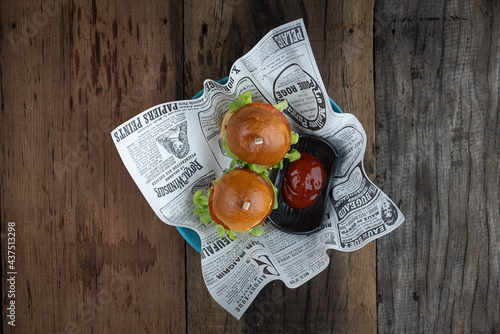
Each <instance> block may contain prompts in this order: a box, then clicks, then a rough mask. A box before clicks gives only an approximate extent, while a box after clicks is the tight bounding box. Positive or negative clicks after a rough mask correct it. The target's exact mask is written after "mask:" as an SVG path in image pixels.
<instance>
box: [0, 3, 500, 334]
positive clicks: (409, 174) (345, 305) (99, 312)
mask: <svg viewBox="0 0 500 334" xmlns="http://www.w3.org/2000/svg"><path fill="white" fill-rule="evenodd" d="M300 17H302V18H303V19H304V22H305V24H306V27H307V31H308V34H309V38H310V40H311V45H312V48H313V51H314V54H315V57H316V61H317V64H318V66H319V69H320V72H321V74H322V77H323V80H324V83H325V85H326V88H327V91H328V93H329V95H330V96H331V97H332V98H333V99H334V100H335V101H336V103H337V104H338V105H339V106H340V107H341V108H342V109H343V110H344V112H348V113H352V114H354V115H356V116H357V117H358V118H359V119H360V121H361V123H362V124H363V126H364V128H365V130H366V132H367V134H368V146H367V151H366V156H365V168H366V171H367V173H368V175H369V176H370V178H371V179H372V180H374V181H375V182H376V184H377V185H379V187H380V188H381V189H382V190H383V191H384V192H386V193H387V194H388V195H389V196H390V197H391V198H392V199H393V200H394V202H395V203H396V204H397V205H398V206H399V208H400V209H401V210H402V212H403V213H404V214H405V216H406V221H405V222H404V223H403V225H402V226H400V227H399V228H398V229H397V230H396V231H394V232H392V233H391V234H389V235H387V236H384V237H382V238H380V239H378V240H377V241H376V242H372V243H370V244H369V245H367V246H366V247H364V248H363V249H361V250H359V251H355V252H352V253H342V252H338V251H331V252H330V253H329V254H330V257H331V263H330V266H329V267H328V268H327V269H326V270H324V271H323V272H322V273H321V274H319V275H318V276H316V277H314V278H313V279H311V280H310V281H309V282H308V283H307V284H304V285H303V286H301V287H299V288H297V289H288V288H286V287H285V286H284V284H282V283H281V282H275V283H273V284H269V285H268V286H266V287H265V288H264V290H262V291H261V293H260V294H259V296H258V297H257V299H256V300H255V301H254V303H253V304H252V306H251V307H250V308H249V309H248V310H247V312H246V313H245V314H244V315H243V317H242V318H241V319H240V320H239V321H238V320H236V319H235V318H233V317H232V316H231V315H229V314H228V313H227V312H226V311H224V310H223V309H222V308H221V307H220V306H219V305H218V304H217V303H216V302H215V301H214V300H213V299H212V298H211V297H210V295H209V293H208V291H207V289H206V287H205V285H204V282H203V279H202V275H201V268H200V255H199V254H198V253H197V252H196V251H195V250H193V249H192V248H191V247H190V246H189V245H188V244H186V242H185V241H184V239H183V238H182V237H181V236H180V235H179V233H178V232H177V230H176V229H175V228H174V227H172V226H168V225H166V224H164V223H162V222H161V221H160V220H159V218H157V217H156V216H155V214H154V212H153V210H152V209H151V208H150V207H149V205H148V204H147V203H146V200H145V199H144V197H143V196H142V195H141V193H140V192H139V190H138V188H137V187H136V185H135V184H134V182H133V181H132V178H131V176H130V175H129V174H128V172H127V171H126V169H125V166H124V164H123V163H122V161H121V159H120V157H119V156H118V153H117V151H116V149H115V147H114V144H113V142H112V140H111V137H110V131H111V130H112V129H114V128H115V127H116V126H118V125H119V124H121V123H122V122H124V121H126V120H128V119H129V118H131V117H132V116H134V115H136V114H138V113H139V112H141V111H143V110H145V109H147V108H149V107H151V106H153V105H156V104H159V103H162V102H167V101H172V100H178V99H186V98H190V97H191V96H193V95H194V94H195V93H196V92H198V91H199V90H200V89H201V88H202V83H203V80H204V79H206V78H211V79H219V78H221V77H225V76H227V75H228V71H229V69H230V66H231V65H232V63H233V62H234V61H235V60H236V59H238V58H239V57H241V56H242V55H243V54H245V52H247V51H248V50H250V49H251V48H252V47H253V46H254V45H255V44H256V43H257V41H259V40H260V38H262V37H263V36H264V35H265V33H266V32H268V31H269V30H270V29H272V28H274V27H276V26H278V25H280V24H283V23H286V22H289V21H291V20H294V19H297V18H300ZM0 24H1V26H0V101H1V103H0V106H1V114H0V117H1V118H0V129H1V133H0V137H1V151H0V154H1V159H0V170H1V176H0V182H1V202H0V209H1V215H0V219H1V225H2V229H1V232H2V234H1V258H2V333H375V332H379V333H448V332H449V333H499V332H500V278H499V277H500V213H499V207H500V205H499V202H500V201H499V200H500V183H499V179H500V176H499V168H500V116H499V115H500V103H499V96H500V47H499V43H500V4H499V1H498V0H482V1H480V0H465V1H452V0H438V1H436V0H423V1H416V2H415V1H414V2H409V1H405V2H401V1H398V0H376V1H374V0H359V1H352V0H351V1H348V0H336V1H325V0H318V1H306V2H302V1H284V0H281V1H276V2H272V3H267V2H264V1H249V0H226V1H214V2H208V1H207V2H205V1H201V0H185V1H182V0H167V1H146V2H144V3H142V2H136V1H122V2H119V4H118V3H115V2H113V1H95V0H93V1H91V2H90V1H86V2H83V1H76V2H73V1H68V0H57V1H56V0H48V1H47V0H42V1H38V2H32V1H17V2H15V1H2V2H0ZM9 227H11V229H10V230H9ZM13 230H15V236H14V235H13V234H11V233H12V232H13ZM13 241H15V249H11V253H9V252H8V250H9V248H8V247H9V246H10V245H12V244H13V243H12V242H13ZM12 251H13V252H14V253H15V258H13V257H9V256H12V255H13V254H14V253H12ZM11 266H12V267H11ZM12 271H15V272H16V273H17V274H15V275H13V274H10V272H12ZM12 276H14V278H15V280H13V279H11V277H12ZM12 301H14V302H15V307H14V310H13V311H12V307H11V306H10V305H11V303H12ZM9 308H10V309H9ZM13 319H14V321H15V322H13ZM12 324H15V327H13V326H11V325H12Z"/></svg>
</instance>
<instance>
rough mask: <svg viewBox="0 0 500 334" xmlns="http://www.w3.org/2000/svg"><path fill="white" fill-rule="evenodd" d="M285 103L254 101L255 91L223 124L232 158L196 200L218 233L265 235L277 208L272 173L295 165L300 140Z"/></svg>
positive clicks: (240, 101) (244, 96)
mask: <svg viewBox="0 0 500 334" xmlns="http://www.w3.org/2000/svg"><path fill="white" fill-rule="evenodd" d="M286 107H287V102H286V101H284V102H281V103H279V104H277V105H271V104H268V103H265V102H252V101H251V92H247V93H245V94H242V95H240V96H239V98H238V100H237V101H235V102H232V103H230V104H229V110H228V112H227V114H226V115H225V117H224V119H223V121H222V127H221V135H222V139H223V142H222V147H223V148H224V150H226V153H227V154H228V155H229V156H230V157H231V158H233V160H232V162H231V164H230V166H229V168H228V169H227V170H226V171H225V172H224V173H223V175H222V176H221V177H220V178H219V179H217V180H215V181H213V183H212V186H211V187H210V188H209V189H208V190H206V191H204V190H198V191H197V192H196V193H195V194H194V197H193V201H194V206H195V209H194V213H195V214H198V215H199V216H200V220H201V221H202V222H203V223H205V224H208V223H210V222H214V223H215V226H216V227H217V228H218V229H219V232H220V233H219V235H223V234H224V233H227V234H228V235H229V236H230V237H231V238H232V239H234V238H235V236H236V234H235V232H245V231H246V232H249V233H252V234H253V235H256V236H258V235H261V234H262V232H263V231H262V223H263V222H264V221H265V220H266V218H267V217H268V216H269V215H270V214H271V211H272V210H273V209H275V208H276V207H277V201H276V198H277V189H276V188H275V187H274V185H273V183H272V182H271V180H270V179H269V173H268V170H269V169H273V168H282V167H283V159H289V160H290V161H294V160H297V159H299V158H300V153H299V152H298V151H297V150H295V149H293V150H290V146H291V145H292V144H295V143H297V141H298V139H299V136H298V134H297V133H295V132H293V131H292V130H291V128H290V124H289V123H288V120H287V119H286V117H285V116H284V115H283V109H285V108H286Z"/></svg>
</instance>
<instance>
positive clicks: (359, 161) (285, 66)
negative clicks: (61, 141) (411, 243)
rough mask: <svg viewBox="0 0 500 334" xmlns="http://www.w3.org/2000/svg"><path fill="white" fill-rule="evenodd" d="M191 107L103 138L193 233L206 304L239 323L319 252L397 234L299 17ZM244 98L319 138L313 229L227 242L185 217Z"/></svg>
mask: <svg viewBox="0 0 500 334" xmlns="http://www.w3.org/2000/svg"><path fill="white" fill-rule="evenodd" d="M203 86H204V87H203V88H204V91H203V94H202V95H201V96H200V97H198V98H196V99H193V100H183V101H175V102H168V103H163V104H160V105H157V106H154V107H152V108H149V109H148V110H145V111H144V112H142V113H141V114H139V115H137V116H135V117H133V118H132V119H130V120H128V121H127V122H125V123H123V124H121V125H120V126H118V127H117V128H116V129H114V130H113V131H112V133H111V137H112V139H113V141H114V143H115V145H116V148H117V150H118V152H119V154H120V156H121V158H122V160H123V162H124V164H125V166H126V168H127V170H128V171H129V173H130V174H131V176H132V178H133V179H134V181H135V182H136V184H137V186H138V187H139V189H140V190H141V192H142V194H143V195H144V196H145V198H146V199H147V201H148V203H149V204H150V206H151V207H152V208H153V210H154V211H155V213H156V214H157V215H158V217H160V219H161V220H162V221H163V222H165V223H166V224H169V225H173V226H182V227H188V228H191V229H193V230H195V231H196V232H197V233H198V234H199V235H200V238H201V264H202V271H203V278H204V280H205V283H206V285H207V288H208V290H209V292H210V294H211V295H212V297H213V298H214V299H215V300H216V301H217V302H218V303H219V304H220V305H222V306H223V307H224V308H225V309H226V310H227V311H228V312H230V313H231V314H232V315H233V316H235V317H236V318H238V319H239V318H240V317H241V316H242V314H243V313H244V312H245V310H246V309H247V308H248V306H249V305H250V304H251V303H252V301H253V300H254V299H255V297H256V296H257V295H258V293H259V291H260V290H261V289H262V288H263V287H264V286H265V285H266V284H267V283H269V282H271V281H273V280H281V281H283V282H284V283H285V284H286V286H287V287H289V288H296V287H298V286H300V285H302V284H304V283H305V282H307V281H308V280H310V279H311V278H312V277H314V276H315V275H317V274H318V273H320V272H321V271H322V270H324V269H325V268H326V267H327V266H328V264H329V256H328V254H327V252H326V250H327V249H335V250H338V251H346V252H349V251H354V250H357V249H359V248H361V247H363V246H364V245H366V244H367V243H368V242H370V241H372V240H374V239H376V238H379V237H381V236H383V235H385V234H387V233H389V232H391V231H393V230H394V229H395V228H397V227H398V226H399V225H401V224H402V222H403V221H404V217H403V215H402V213H401V212H400V210H399V209H398V208H397V206H396V205H395V204H394V203H393V201H392V200H391V199H390V198H389V197H388V196H387V195H386V194H384V193H383V192H382V191H381V190H380V189H379V188H378V187H377V186H376V185H374V184H373V183H372V182H371V181H370V180H369V179H368V177H367V176H366V174H365V171H364V168H363V155H364V152H365V147H366V134H365V131H364V129H363V127H362V125H361V124H360V122H359V121H358V120H357V119H356V117H354V116H353V115H351V114H348V113H345V114H342V113H336V112H334V110H333V109H332V106H331V105H330V103H328V95H327V92H326V89H325V87H324V85H323V81H322V79H321V77H320V75H319V71H318V67H317V65H316V63H315V61H314V56H313V54H312V50H311V46H310V44H309V39H308V36H307V32H306V29H305V26H304V23H303V21H302V20H301V19H299V20H296V21H292V22H290V23H288V24H285V25H282V26H280V27H277V28H275V29H273V30H272V31H270V32H269V33H268V34H267V35H266V36H264V37H263V38H262V39H261V40H260V41H259V43H258V44H257V45H256V46H255V47H254V48H253V49H252V50H250V51H249V52H248V53H247V54H245V55H244V56H243V57H241V58H240V59H238V60H237V61H236V62H235V63H234V64H233V66H232V67H231V70H230V76H229V78H228V81H227V83H226V84H220V83H218V82H216V81H213V80H205V82H204V84H203ZM247 91H252V99H253V100H254V101H264V102H268V103H271V104H277V103H280V102H282V101H284V100H287V101H288V107H287V109H285V110H284V113H285V115H286V116H287V118H288V120H289V121H290V124H291V126H292V128H293V130H294V131H295V132H297V133H299V134H314V135H317V136H320V137H322V138H324V139H326V140H327V141H328V142H329V143H330V144H331V145H332V146H333V147H334V148H335V150H336V152H337V159H338V160H337V168H336V170H335V173H334V177H333V181H332V182H331V184H330V189H329V190H328V201H327V202H328V203H327V206H326V210H325V213H324V219H323V221H322V224H321V227H320V229H319V231H318V232H315V233H314V234H312V235H307V236H306V235H294V234H287V233H284V232H282V231H280V230H278V229H276V228H275V227H274V226H273V225H272V224H271V223H269V221H267V222H265V223H264V224H263V227H262V228H263V230H264V233H263V234H262V235H261V236H259V237H256V236H253V235H251V234H249V233H238V234H237V237H236V238H235V239H234V240H232V239H230V238H229V237H228V236H227V235H224V236H219V231H218V230H217V229H215V228H214V227H213V226H211V224H209V225H205V224H203V223H201V222H200V221H199V218H198V217H195V216H193V203H192V199H193V194H194V193H195V192H196V191H197V190H199V189H207V188H208V187H209V186H210V184H211V182H212V180H214V179H216V178H217V177H219V176H220V175H221V174H222V173H223V171H224V170H225V169H227V168H228V166H229V164H230V162H231V158H230V157H229V156H228V155H227V154H226V153H225V151H224V149H223V148H222V138H221V135H220V125H221V122H222V118H223V116H224V114H225V113H226V112H227V108H228V105H229V103H230V102H232V101H234V100H236V99H237V98H238V96H239V95H240V94H242V93H244V92H247Z"/></svg>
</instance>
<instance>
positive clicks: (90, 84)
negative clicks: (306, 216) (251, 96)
mask: <svg viewBox="0 0 500 334" xmlns="http://www.w3.org/2000/svg"><path fill="white" fill-rule="evenodd" d="M0 12H1V24H2V27H1V30H2V32H3V38H2V41H1V43H2V46H1V53H2V54H1V59H0V61H1V87H2V89H1V92H2V96H1V99H2V101H1V105H2V113H1V118H2V121H1V125H0V126H1V138H2V153H1V154H2V159H1V161H2V162H1V170H2V178H1V180H2V187H1V192H2V196H1V199H2V202H1V208H2V217H1V219H2V231H3V228H4V223H5V222H6V221H15V222H16V223H17V240H16V242H17V259H18V260H17V271H18V276H17V287H18V290H17V295H16V301H17V305H18V308H17V321H16V331H17V332H19V333H22V332H24V333H28V332H31V333H53V332H55V333H63V332H67V333H75V332H82V333H83V332H91V331H93V332H100V333H103V332H111V333H117V332H139V333H142V332H185V299H184V288H185V274H184V273H185V271H184V270H185V269H184V268H185V267H184V266H185V264H184V242H183V241H182V239H180V238H179V235H178V233H177V231H176V230H175V229H174V228H172V227H168V226H165V225H164V224H163V223H162V222H160V221H159V220H158V218H157V217H156V216H155V215H154V213H153V212H152V210H151V208H150V207H149V205H148V204H147V203H146V201H145V200H144V198H143V197H142V195H141V194H140V192H139V190H138V189H137V187H136V186H135V184H134V182H133V181H132V179H131V177H130V176H129V174H128V172H127V171H126V169H125V167H124V165H123V163H122V162H121V160H120V159H119V157H118V154H117V152H116V149H115V148H114V144H113V143H112V141H111V140H110V137H109V133H110V131H111V130H112V129H113V128H114V127H115V126H117V125H119V124H120V123H122V122H124V121H125V120H127V119H128V118H130V117H132V116H133V115H135V114H137V113H139V112H140V111H142V110H144V109H146V108H148V107H150V106H152V105H154V104H156V103H160V102H164V101H165V100H169V99H175V98H180V97H181V96H180V93H181V92H182V80H181V78H182V67H181V66H179V64H180V61H181V59H182V39H181V37H177V33H178V31H180V30H181V29H182V21H180V20H179V19H178V18H179V16H182V14H183V12H182V4H180V3H178V2H175V1H172V2H169V3H167V4H164V3H157V4H150V5H147V6H146V5H142V4H139V3H134V2H130V3H123V2H122V3H120V4H119V5H116V4H114V3H112V2H99V3H97V2H95V1H92V2H88V3H79V4H73V3H71V2H66V1H63V2H57V3H56V2H51V1H48V2H42V3H38V4H31V5H30V4H28V3H23V2H21V3H13V2H10V3H4V2H3V3H2V4H1V11H0ZM26 23H29V24H30V25H28V27H26V26H25V24H26ZM12 36H13V37H12ZM11 37H12V38H13V39H11ZM2 237H3V236H2ZM2 258H4V248H3V239H2ZM4 264H5V262H2V265H3V266H4ZM5 269H6V268H5V267H3V270H2V272H3V273H5V272H6V270H5ZM3 278H4V277H3ZM3 282H5V279H3ZM3 282H2V284H3ZM3 297H4V296H2V301H3V305H2V306H3V307H2V310H5V306H6V304H5V302H6V301H5V299H4V298H3ZM172 301H175V302H172ZM4 319H6V318H5V313H3V318H2V320H4ZM3 329H4V330H5V331H6V332H10V330H11V329H12V328H11V327H8V325H7V323H6V322H3Z"/></svg>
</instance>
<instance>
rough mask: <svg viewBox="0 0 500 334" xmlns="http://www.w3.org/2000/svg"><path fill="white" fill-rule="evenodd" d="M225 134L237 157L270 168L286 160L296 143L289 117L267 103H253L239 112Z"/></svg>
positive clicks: (229, 123) (228, 122) (231, 118)
mask: <svg viewBox="0 0 500 334" xmlns="http://www.w3.org/2000/svg"><path fill="white" fill-rule="evenodd" d="M229 113H231V112H229ZM224 131H225V135H226V141H227V145H228V147H229V149H230V150H231V152H232V153H233V154H234V155H236V156H237V157H238V158H239V159H241V160H243V161H246V162H248V163H251V164H256V165H261V166H265V167H268V168H269V167H273V166H274V165H276V164H277V163H278V162H280V161H281V160H282V159H283V157H284V156H285V154H286V153H287V152H288V150H289V149H290V145H291V139H292V138H291V128H290V124H289V123H288V120H287V119H286V118H285V116H283V114H282V113H281V112H280V111H279V110H278V109H276V108H275V107H273V106H272V105H270V104H268V103H263V102H253V103H249V104H247V105H244V106H243V107H241V108H239V109H238V110H236V111H235V112H234V113H233V114H231V115H230V118H229V119H228V120H227V122H226V123H225V124H223V132H224Z"/></svg>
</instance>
